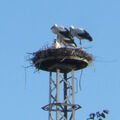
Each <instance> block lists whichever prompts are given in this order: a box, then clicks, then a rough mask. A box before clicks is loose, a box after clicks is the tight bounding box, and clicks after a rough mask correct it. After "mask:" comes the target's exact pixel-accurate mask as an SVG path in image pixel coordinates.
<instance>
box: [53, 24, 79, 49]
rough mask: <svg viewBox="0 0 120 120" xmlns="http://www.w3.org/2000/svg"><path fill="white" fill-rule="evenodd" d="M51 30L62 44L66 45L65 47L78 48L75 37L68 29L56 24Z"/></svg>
mask: <svg viewBox="0 0 120 120" xmlns="http://www.w3.org/2000/svg"><path fill="white" fill-rule="evenodd" d="M51 30H52V32H53V33H54V34H57V39H58V41H59V42H60V43H62V44H64V45H65V46H72V47H77V45H76V44H75V42H74V39H73V36H72V35H71V33H70V31H69V30H68V29H67V28H65V27H63V26H58V25H57V24H55V25H53V26H52V27H51Z"/></svg>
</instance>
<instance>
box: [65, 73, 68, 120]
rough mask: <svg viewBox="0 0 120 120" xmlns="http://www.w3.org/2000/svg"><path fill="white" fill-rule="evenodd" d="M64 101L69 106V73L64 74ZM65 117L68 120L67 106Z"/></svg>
mask: <svg viewBox="0 0 120 120" xmlns="http://www.w3.org/2000/svg"><path fill="white" fill-rule="evenodd" d="M64 101H65V104H67V73H64ZM64 117H65V118H66V120H67V105H66V106H64Z"/></svg>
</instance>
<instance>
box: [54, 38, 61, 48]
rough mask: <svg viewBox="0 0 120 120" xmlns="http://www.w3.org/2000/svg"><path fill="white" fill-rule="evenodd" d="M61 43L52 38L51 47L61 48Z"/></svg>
mask: <svg viewBox="0 0 120 120" xmlns="http://www.w3.org/2000/svg"><path fill="white" fill-rule="evenodd" d="M61 47H62V46H61V44H60V43H59V42H58V41H57V39H54V43H53V48H61Z"/></svg>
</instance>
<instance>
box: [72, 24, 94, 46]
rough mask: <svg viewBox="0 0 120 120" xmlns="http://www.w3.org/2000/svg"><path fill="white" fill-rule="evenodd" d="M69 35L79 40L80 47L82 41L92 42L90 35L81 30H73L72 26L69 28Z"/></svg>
mask: <svg viewBox="0 0 120 120" xmlns="http://www.w3.org/2000/svg"><path fill="white" fill-rule="evenodd" d="M70 33H71V35H72V36H73V37H77V38H78V39H79V40H80V46H81V45H82V43H81V40H82V39H86V40H89V41H90V42H92V41H93V39H92V37H91V36H90V34H89V33H88V32H87V31H86V30H84V29H82V28H75V27H74V26H70Z"/></svg>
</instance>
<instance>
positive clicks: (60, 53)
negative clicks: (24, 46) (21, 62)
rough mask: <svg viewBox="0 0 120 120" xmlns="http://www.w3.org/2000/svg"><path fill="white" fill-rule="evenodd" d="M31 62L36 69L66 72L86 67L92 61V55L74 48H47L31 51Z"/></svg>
mask: <svg viewBox="0 0 120 120" xmlns="http://www.w3.org/2000/svg"><path fill="white" fill-rule="evenodd" d="M31 60H32V63H33V64H34V66H35V67H36V69H38V70H44V71H51V72H56V70H57V69H60V72H61V73H68V72H71V71H72V70H80V69H83V68H85V67H87V66H88V65H89V64H90V63H91V62H92V61H93V57H92V55H90V54H88V53H87V52H85V51H84V50H81V49H78V48H77V49H75V48H58V49H53V48H48V49H45V50H39V51H37V52H35V53H33V57H32V59H31Z"/></svg>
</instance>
